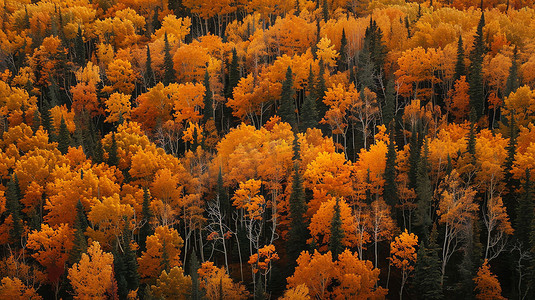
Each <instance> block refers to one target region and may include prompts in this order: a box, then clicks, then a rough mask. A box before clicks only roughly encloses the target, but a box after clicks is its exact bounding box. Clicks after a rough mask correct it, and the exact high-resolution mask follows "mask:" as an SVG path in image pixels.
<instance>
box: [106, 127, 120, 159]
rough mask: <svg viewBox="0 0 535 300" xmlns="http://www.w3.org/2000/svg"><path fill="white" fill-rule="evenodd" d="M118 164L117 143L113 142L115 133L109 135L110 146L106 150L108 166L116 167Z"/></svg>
mask: <svg viewBox="0 0 535 300" xmlns="http://www.w3.org/2000/svg"><path fill="white" fill-rule="evenodd" d="M118 164H119V157H118V156H117V141H116V140H115V132H114V133H112V135H111V146H110V147H109V149H108V165H110V166H117V165H118Z"/></svg>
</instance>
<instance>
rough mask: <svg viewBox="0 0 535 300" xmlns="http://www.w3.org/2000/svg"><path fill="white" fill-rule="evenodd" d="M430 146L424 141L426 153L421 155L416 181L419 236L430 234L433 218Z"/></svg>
mask: <svg viewBox="0 0 535 300" xmlns="http://www.w3.org/2000/svg"><path fill="white" fill-rule="evenodd" d="M428 156H429V147H428V145H427V141H426V142H425V143H424V153H423V155H422V156H421V157H420V162H419V164H418V174H417V183H416V196H417V201H418V202H417V207H416V224H415V225H416V228H418V232H419V234H418V236H420V237H423V238H427V237H428V236H429V228H430V226H431V223H432V219H431V202H432V200H433V188H432V186H431V179H430V178H429V173H430V171H431V170H430V169H431V168H430V167H429V160H428Z"/></svg>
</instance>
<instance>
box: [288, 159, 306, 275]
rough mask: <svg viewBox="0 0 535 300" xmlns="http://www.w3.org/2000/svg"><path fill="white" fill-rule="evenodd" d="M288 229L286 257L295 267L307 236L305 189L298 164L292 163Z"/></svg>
mask: <svg viewBox="0 0 535 300" xmlns="http://www.w3.org/2000/svg"><path fill="white" fill-rule="evenodd" d="M289 205H290V215H289V217H290V229H289V231H288V241H287V244H286V251H287V252H288V258H289V259H290V262H291V264H292V267H295V266H296V265H295V261H296V260H297V258H298V257H299V254H300V253H301V251H303V250H306V247H307V243H306V240H307V238H308V229H307V224H306V223H305V220H304V215H305V213H306V211H307V205H306V203H305V189H304V187H303V178H302V177H301V174H300V173H299V164H298V163H297V162H295V164H294V174H293V177H292V193H291V194H290V200H289Z"/></svg>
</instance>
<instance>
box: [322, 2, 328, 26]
mask: <svg viewBox="0 0 535 300" xmlns="http://www.w3.org/2000/svg"><path fill="white" fill-rule="evenodd" d="M322 12H323V21H325V23H327V21H329V4H328V3H327V0H323V6H322Z"/></svg>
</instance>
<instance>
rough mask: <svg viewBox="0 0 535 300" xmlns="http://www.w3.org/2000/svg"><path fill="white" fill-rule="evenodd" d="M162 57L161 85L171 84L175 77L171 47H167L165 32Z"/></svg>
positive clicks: (167, 41)
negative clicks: (162, 72)
mask: <svg viewBox="0 0 535 300" xmlns="http://www.w3.org/2000/svg"><path fill="white" fill-rule="evenodd" d="M164 43H165V44H164V48H163V51H164V56H163V67H164V74H163V84H164V85H168V84H170V83H172V82H175V80H176V75H175V69H174V68H173V58H172V57H171V46H170V45H169V40H168V39H167V32H166V33H165V35H164Z"/></svg>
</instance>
